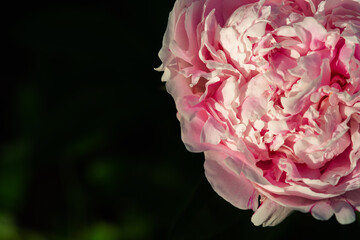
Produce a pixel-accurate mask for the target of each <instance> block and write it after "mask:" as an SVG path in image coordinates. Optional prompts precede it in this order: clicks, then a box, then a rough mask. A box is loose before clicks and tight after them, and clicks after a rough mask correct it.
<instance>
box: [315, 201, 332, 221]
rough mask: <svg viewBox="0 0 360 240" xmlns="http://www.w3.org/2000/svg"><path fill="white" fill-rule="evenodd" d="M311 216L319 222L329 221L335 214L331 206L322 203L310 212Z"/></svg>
mask: <svg viewBox="0 0 360 240" xmlns="http://www.w3.org/2000/svg"><path fill="white" fill-rule="evenodd" d="M310 212H311V215H312V216H313V217H314V218H316V219H318V220H329V219H330V218H331V217H332V215H333V214H334V211H333V209H332V208H331V206H330V205H329V204H328V203H327V202H325V201H320V202H318V203H316V204H315V205H314V206H313V207H312V208H311V210H310Z"/></svg>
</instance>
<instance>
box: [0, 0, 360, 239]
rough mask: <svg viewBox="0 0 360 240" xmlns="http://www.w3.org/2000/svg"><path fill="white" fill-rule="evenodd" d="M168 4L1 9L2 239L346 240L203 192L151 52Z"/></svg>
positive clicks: (198, 164) (341, 229)
mask: <svg viewBox="0 0 360 240" xmlns="http://www.w3.org/2000/svg"><path fill="white" fill-rule="evenodd" d="M173 3H174V0H168V1H166V0H158V1H150V0H148V1H118V2H116V3H106V2H103V1H98V2H95V3H87V4H80V3H76V1H72V2H71V3H66V2H64V1H51V3H47V4H36V3H34V2H32V3H27V4H25V5H24V4H20V3H17V2H15V3H7V5H2V8H1V10H0V18H1V21H0V22H1V23H0V26H1V39H2V43H1V46H0V49H1V52H0V54H1V55H0V59H1V69H2V70H1V72H0V97H1V100H0V107H1V116H0V128H1V131H0V139H1V148H0V240H18V239H26V240H27V239H29V240H46V239H75V240H117V239H249V238H251V239H260V238H264V239H265V238H266V239H303V238H304V237H306V238H307V239H311V238H312V237H314V238H315V237H327V236H334V235H337V236H341V237H344V236H346V235H348V236H350V235H351V234H353V233H354V231H356V229H359V227H360V223H359V221H357V222H355V223H353V224H351V225H347V226H341V225H339V224H338V223H337V222H336V220H335V219H334V217H333V218H332V219H331V220H330V221H328V222H320V221H316V220H314V219H313V218H312V217H311V216H310V215H309V214H301V213H294V214H293V215H291V216H290V217H288V218H287V219H286V220H285V221H284V222H283V223H282V224H280V225H279V226H277V227H274V228H262V227H254V226H253V225H252V223H251V222H250V218H251V214H252V212H251V211H241V210H238V209H236V208H234V207H232V206H231V205H230V204H229V203H227V202H226V201H224V200H223V199H221V198H220V197H218V196H217V195H216V193H214V192H213V190H212V189H211V187H210V186H209V184H208V183H207V181H206V179H205V177H204V172H203V159H204V158H203V155H202V154H194V153H189V152H187V151H186V150H185V147H184V146H183V144H182V142H181V139H180V128H179V123H178V121H177V119H176V116H175V114H176V110H175V106H174V103H173V100H172V98H171V96H170V95H169V94H167V93H166V91H165V88H164V84H163V83H161V81H160V78H161V73H158V72H156V71H154V70H153V68H155V67H158V66H159V65H160V63H161V62H160V60H159V59H158V57H157V53H158V51H159V49H160V48H161V41H162V36H163V33H164V32H165V28H166V24H167V17H168V13H169V11H170V10H171V8H172V6H173Z"/></svg>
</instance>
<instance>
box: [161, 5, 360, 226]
mask: <svg viewBox="0 0 360 240" xmlns="http://www.w3.org/2000/svg"><path fill="white" fill-rule="evenodd" d="M159 57H160V59H161V60H162V65H161V66H160V67H159V68H158V70H161V71H164V74H163V77H162V80H163V81H165V82H166V87H167V90H168V92H169V93H170V94H171V95H172V96H173V98H174V100H175V103H176V107H177V110H178V114H177V117H178V119H179V121H180V123H181V130H182V132H181V134H182V140H183V142H184V143H185V145H186V148H187V149H188V150H189V151H192V152H204V153H205V163H204V167H205V174H206V177H207V179H208V181H209V182H210V184H211V185H212V187H213V188H214V190H215V191H216V192H217V193H218V194H219V195H220V196H221V197H223V198H224V199H225V200H227V201H228V202H230V203H231V204H232V205H234V206H235V207H237V208H240V209H252V210H253V211H255V212H254V214H253V216H252V219H251V220H252V222H253V223H254V224H255V225H263V226H274V225H276V224H278V223H280V222H281V221H282V220H283V219H284V218H286V216H288V215H289V214H290V213H291V212H292V211H294V210H297V211H301V212H310V213H311V214H312V216H313V217H314V218H316V219H319V220H327V219H329V218H330V217H331V216H333V215H334V214H335V217H336V219H337V220H338V222H339V223H341V224H348V223H351V222H353V221H354V220H355V219H356V215H355V211H360V162H359V158H360V124H359V123H360V91H359V90H360V2H359V1H355V0H327V1H321V0H288V1H282V0H260V1H254V0H177V1H176V3H175V6H174V8H173V10H172V12H171V13H170V16H169V22H168V27H167V30H166V33H165V36H164V39H163V47H162V49H161V50H160V53H159ZM259 199H260V200H259ZM259 202H260V204H259Z"/></svg>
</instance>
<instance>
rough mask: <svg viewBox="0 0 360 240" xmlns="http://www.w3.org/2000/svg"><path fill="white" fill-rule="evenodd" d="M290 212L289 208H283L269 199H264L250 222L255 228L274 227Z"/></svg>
mask: <svg viewBox="0 0 360 240" xmlns="http://www.w3.org/2000/svg"><path fill="white" fill-rule="evenodd" d="M291 212H292V210H291V209H290V208H286V207H283V206H281V205H279V204H277V203H275V202H273V201H271V200H269V199H265V200H264V201H263V202H262V204H261V205H260V207H259V208H258V209H257V210H256V211H255V213H254V214H253V215H252V217H251V221H252V222H253V224H254V225H255V226H260V225H262V226H263V227H267V226H275V225H277V224H279V223H280V222H282V221H283V220H284V219H285V218H286V217H287V216H288V215H289V214H290V213H291Z"/></svg>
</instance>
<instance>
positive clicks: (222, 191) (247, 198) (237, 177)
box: [204, 151, 258, 210]
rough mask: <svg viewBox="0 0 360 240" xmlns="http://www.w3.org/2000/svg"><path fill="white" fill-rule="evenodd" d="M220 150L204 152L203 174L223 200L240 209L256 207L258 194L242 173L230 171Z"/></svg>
mask: <svg viewBox="0 0 360 240" xmlns="http://www.w3.org/2000/svg"><path fill="white" fill-rule="evenodd" d="M226 158H227V156H226V155H225V154H223V153H220V152H214V151H207V152H205V159H206V160H205V163H204V167H205V175H206V177H207V179H208V181H209V182H210V184H211V186H212V187H213V188H214V190H215V191H216V192H217V193H218V194H219V195H220V196H221V197H222V198H224V199H225V200H227V201H228V202H230V203H231V204H232V205H234V206H235V207H238V208H240V209H254V210H255V209H256V208H257V205H258V203H257V199H258V194H257V192H256V190H255V189H254V187H253V186H252V185H251V183H250V181H249V180H247V179H246V178H245V177H244V175H243V174H237V173H235V172H233V171H230V170H229V169H228V168H227V167H226V166H225V165H224V160H225V159H226Z"/></svg>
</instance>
